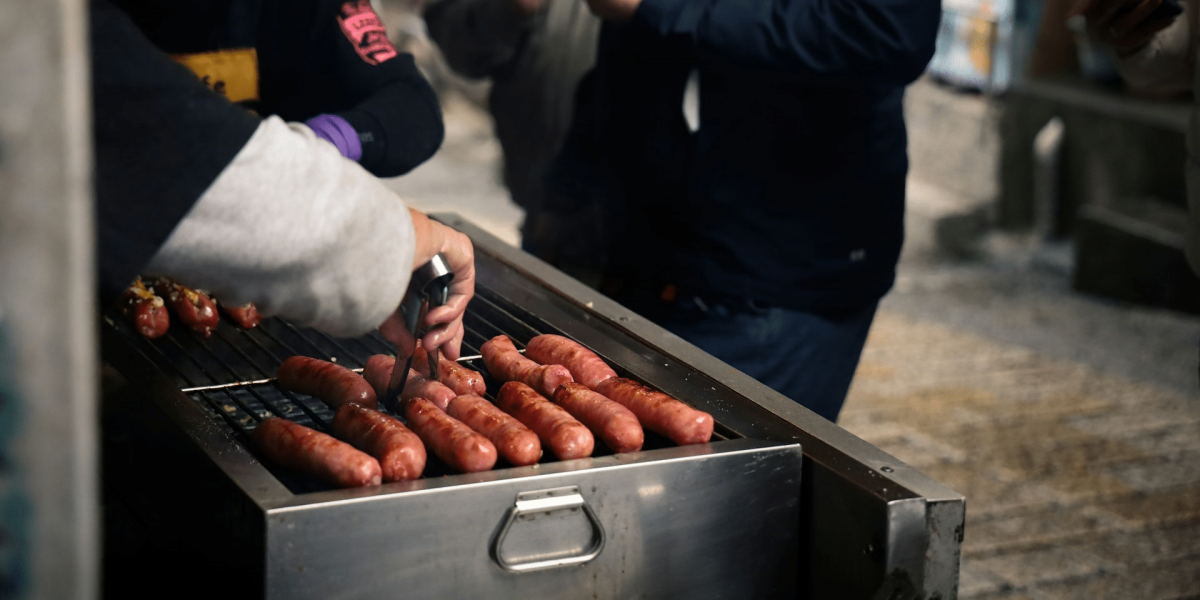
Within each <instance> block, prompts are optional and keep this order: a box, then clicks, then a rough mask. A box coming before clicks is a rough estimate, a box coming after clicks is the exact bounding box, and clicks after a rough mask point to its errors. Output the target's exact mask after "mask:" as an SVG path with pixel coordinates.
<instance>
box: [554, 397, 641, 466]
mask: <svg viewBox="0 0 1200 600" xmlns="http://www.w3.org/2000/svg"><path fill="white" fill-rule="evenodd" d="M554 402H555V403H557V404H558V405H559V406H561V407H563V408H565V409H567V412H569V413H571V415H572V416H574V417H575V418H576V419H579V421H580V422H581V423H583V424H584V425H587V428H588V429H590V430H591V432H592V433H593V434H595V435H596V437H599V438H600V439H601V440H602V441H603V442H604V445H606V446H608V447H609V448H611V449H612V451H613V452H637V451H638V450H641V449H642V443H643V442H644V441H645V440H646V434H645V433H644V432H643V431H642V424H641V423H640V422H639V421H638V419H637V416H635V415H634V414H633V412H632V411H630V410H629V409H628V408H625V407H624V406H623V405H621V404H620V403H617V402H614V401H612V400H609V399H608V398H606V397H605V396H604V395H603V394H601V393H599V392H596V391H593V390H591V389H588V387H587V386H586V385H583V384H582V383H574V382H571V383H564V384H562V385H560V386H558V391H556V392H554Z"/></svg>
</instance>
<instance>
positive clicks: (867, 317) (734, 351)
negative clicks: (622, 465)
mask: <svg viewBox="0 0 1200 600" xmlns="http://www.w3.org/2000/svg"><path fill="white" fill-rule="evenodd" d="M876 308H877V305H871V306H869V307H867V308H865V309H862V310H859V311H857V312H854V313H851V314H848V315H839V316H822V315H817V314H812V313H806V312H800V311H794V310H787V309H782V308H770V309H762V310H754V311H731V310H729V309H727V308H726V307H724V306H712V307H709V308H708V310H707V311H705V312H703V313H702V314H699V315H691V317H686V316H682V315H674V316H671V317H668V318H667V319H665V320H664V321H663V322H662V325H663V326H664V327H666V328H667V329H669V330H671V331H672V332H673V333H675V334H676V335H678V336H679V337H682V338H683V339H685V340H687V341H689V342H691V343H693V344H695V345H696V346H698V347H700V348H702V349H703V350H705V351H706V352H708V353H709V354H712V355H713V356H715V357H717V358H719V359H721V360H722V361H724V362H726V363H728V364H729V365H730V366H733V367H734V368H736V369H738V370H740V371H742V372H743V373H746V374H747V375H749V376H751V377H753V378H755V379H757V380H759V381H761V382H762V383H764V384H766V385H767V386H769V387H770V388H772V389H774V390H776V391H778V392H779V393H781V394H783V395H785V396H787V397H788V398H791V399H792V400H795V401H796V402H799V403H800V404H802V405H804V406H805V407H807V408H808V409H809V410H812V411H813V412H815V413H817V414H819V415H821V416H822V417H825V418H826V419H829V420H830V421H836V420H837V416H838V413H839V412H840V411H841V409H842V405H843V404H844V403H845V401H846V392H847V391H848V390H849V389H850V381H851V379H852V378H853V377H854V371H855V369H856V368H857V367H858V360H859V358H860V357H861V355H862V349H863V346H864V345H865V344H866V339H867V332H868V330H870V328H871V322H872V320H874V318H875V310H876Z"/></svg>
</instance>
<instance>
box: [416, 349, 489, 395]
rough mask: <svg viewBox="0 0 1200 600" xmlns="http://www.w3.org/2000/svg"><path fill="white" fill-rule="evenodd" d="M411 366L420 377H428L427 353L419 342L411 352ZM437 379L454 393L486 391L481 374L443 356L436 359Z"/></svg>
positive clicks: (484, 392)
mask: <svg viewBox="0 0 1200 600" xmlns="http://www.w3.org/2000/svg"><path fill="white" fill-rule="evenodd" d="M412 368H413V369H414V370H415V371H416V372H418V373H420V374H421V376H422V377H429V353H428V352H426V351H425V349H424V348H422V347H421V345H420V343H418V344H417V349H416V351H414V352H413V361H412ZM438 381H441V382H442V383H443V384H445V385H446V387H448V388H450V389H452V390H454V393H455V395H462V394H477V395H479V396H482V395H484V394H486V393H487V384H486V383H485V382H484V381H483V374H482V373H480V372H479V371H476V370H474V369H470V368H468V367H466V366H463V365H462V364H459V362H458V361H456V360H446V359H444V358H443V359H441V360H439V361H438Z"/></svg>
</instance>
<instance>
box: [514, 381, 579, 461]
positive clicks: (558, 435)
mask: <svg viewBox="0 0 1200 600" xmlns="http://www.w3.org/2000/svg"><path fill="white" fill-rule="evenodd" d="M496 405H497V406H499V407H500V408H501V409H503V410H504V412H506V413H508V414H510V415H512V416H514V417H516V418H517V420H519V421H520V422H522V423H524V424H525V425H526V426H528V427H529V428H530V429H532V430H533V431H534V433H536V434H537V435H538V438H540V439H541V440H542V444H544V445H546V446H549V447H550V451H551V452H554V455H555V456H557V457H559V458H561V459H563V460H571V459H573V458H583V457H585V456H591V455H592V450H593V448H594V447H595V444H596V439H595V438H594V437H593V436H592V432H590V431H588V428H587V427H586V426H584V424H583V423H580V422H579V421H578V420H576V419H575V417H572V416H571V414H570V413H568V412H567V411H566V410H565V409H564V408H563V407H561V406H559V405H557V404H554V403H553V402H550V401H549V400H547V399H545V398H543V397H542V396H541V394H538V393H537V390H534V389H533V388H531V387H529V386H528V385H525V384H524V383H521V382H519V381H510V382H508V383H506V384H504V385H502V386H500V393H499V394H496Z"/></svg>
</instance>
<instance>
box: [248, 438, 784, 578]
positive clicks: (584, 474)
mask: <svg viewBox="0 0 1200 600" xmlns="http://www.w3.org/2000/svg"><path fill="white" fill-rule="evenodd" d="M720 444H721V445H722V448H721V451H720V452H716V451H714V450H713V449H712V446H711V445H699V446H687V447H680V448H671V449H667V450H659V451H655V452H654V453H653V454H654V455H655V456H654V460H653V461H647V459H646V458H645V457H644V456H639V454H641V453H634V454H632V455H627V456H625V457H621V456H620V455H618V456H613V457H606V459H607V460H595V459H584V460H583V461H570V462H567V463H559V468H558V469H551V471H557V472H550V473H546V474H541V475H532V476H526V477H521V478H518V479H497V480H495V481H484V482H480V483H475V484H471V485H466V486H463V485H457V486H454V485H448V486H446V487H430V488H426V489H420V490H414V491H411V492H408V493H401V494H385V495H380V496H376V497H368V498H358V499H353V500H343V501H339V502H333V503H329V502H326V503H322V504H320V505H319V506H314V505H312V504H311V503H306V504H296V505H293V506H288V507H280V508H276V509H272V510H270V511H268V514H267V565H268V572H267V578H266V587H267V590H266V591H267V597H268V598H278V599H285V598H286V599H288V600H295V599H305V598H314V599H318V598H319V599H326V598H335V597H336V598H372V599H374V598H400V597H405V598H422V599H429V600H434V599H439V598H446V599H456V600H457V599H462V598H538V599H552V598H562V599H570V600H577V599H579V598H621V599H631V598H655V599H668V598H686V599H688V600H698V599H706V598H730V599H737V600H742V599H746V598H755V599H760V598H794V597H796V577H797V571H796V569H795V566H796V560H797V552H798V546H797V543H796V535H795V532H796V528H797V527H798V526H799V498H800V473H801V470H800V464H801V461H802V452H801V449H800V446H799V445H798V444H782V445H780V444H770V443H765V442H761V441H755V440H732V441H726V442H720ZM592 461H595V462H594V463H593V464H591V465H576V464H575V463H584V462H592ZM580 468H586V469H587V470H586V471H580V470H579V469H580ZM416 485H419V486H421V485H433V486H436V485H437V482H436V481H435V482H430V483H420V484H416ZM568 486H577V487H578V493H579V495H581V496H582V497H583V500H584V501H585V502H586V503H587V507H588V508H590V509H591V511H592V512H593V513H594V515H595V520H596V521H597V522H598V524H599V528H602V530H603V532H604V535H605V536H606V541H605V543H604V545H603V548H602V549H601V551H600V553H599V555H598V556H596V558H595V559H593V560H591V561H589V562H586V563H584V564H582V565H569V566H563V567H552V568H544V569H541V570H535V571H531V572H517V573H514V572H510V571H508V570H505V569H504V568H502V567H501V566H500V564H499V563H498V562H497V561H496V560H495V558H494V557H493V554H494V552H495V551H496V549H495V546H496V544H497V542H498V541H499V542H501V548H499V551H501V552H504V553H505V554H506V556H507V558H508V559H509V560H510V561H513V562H518V563H523V564H529V563H532V562H534V561H537V560H541V559H545V558H554V557H555V555H556V554H557V555H561V556H567V555H570V554H572V553H575V552H585V551H586V550H587V549H588V548H589V547H590V546H589V544H590V542H589V538H591V537H592V536H594V535H595V534H596V530H597V527H596V526H595V525H593V523H592V522H591V521H590V520H589V518H588V516H587V515H585V514H584V512H583V511H574V512H566V511H563V512H561V513H555V514H546V515H545V517H544V518H534V519H531V520H528V521H519V522H517V523H516V524H514V525H513V526H512V529H511V530H508V531H507V532H506V534H505V535H504V536H503V538H501V539H498V538H499V535H498V534H499V533H500V532H501V530H502V525H503V524H504V523H505V522H506V518H507V517H508V515H509V513H510V511H511V510H512V508H513V506H514V503H515V502H516V500H517V499H518V495H521V494H526V496H524V497H525V498H528V497H530V495H529V494H527V493H528V492H537V491H540V490H551V489H555V488H564V487H568ZM539 547H541V548H543V551H541V552H539V550H538V548H539Z"/></svg>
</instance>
